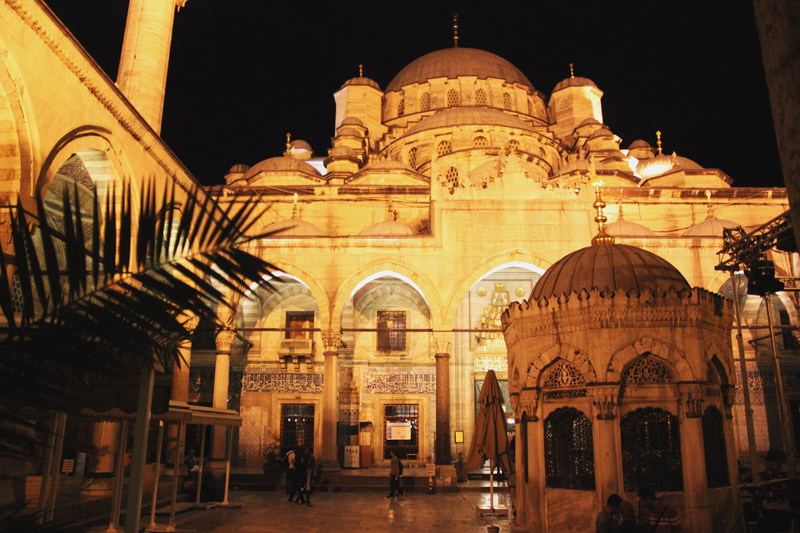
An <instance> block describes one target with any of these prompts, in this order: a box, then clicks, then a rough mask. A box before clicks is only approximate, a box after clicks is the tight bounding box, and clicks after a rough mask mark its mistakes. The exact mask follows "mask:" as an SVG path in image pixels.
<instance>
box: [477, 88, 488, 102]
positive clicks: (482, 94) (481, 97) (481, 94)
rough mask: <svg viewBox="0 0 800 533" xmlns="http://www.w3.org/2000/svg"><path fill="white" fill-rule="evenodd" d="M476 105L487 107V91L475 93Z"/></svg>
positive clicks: (480, 90)
mask: <svg viewBox="0 0 800 533" xmlns="http://www.w3.org/2000/svg"><path fill="white" fill-rule="evenodd" d="M475 105H486V91H484V90H483V89H478V90H477V91H475Z"/></svg>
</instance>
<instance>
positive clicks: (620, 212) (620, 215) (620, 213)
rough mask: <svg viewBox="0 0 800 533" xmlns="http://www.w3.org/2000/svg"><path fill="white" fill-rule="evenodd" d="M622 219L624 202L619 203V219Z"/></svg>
mask: <svg viewBox="0 0 800 533" xmlns="http://www.w3.org/2000/svg"><path fill="white" fill-rule="evenodd" d="M620 220H622V202H620V204H619V212H618V213H617V221H620Z"/></svg>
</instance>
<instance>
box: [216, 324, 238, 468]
mask: <svg viewBox="0 0 800 533" xmlns="http://www.w3.org/2000/svg"><path fill="white" fill-rule="evenodd" d="M233 337H234V334H233V331H230V330H223V331H220V332H219V334H217V339H216V341H217V359H216V366H215V368H214V397H213V398H214V400H213V404H212V407H214V408H215V409H227V408H228V376H229V375H230V369H231V344H232V343H233ZM213 431H214V445H213V447H212V450H211V457H212V458H214V459H220V460H222V459H224V458H225V428H224V427H222V426H214V430H213Z"/></svg>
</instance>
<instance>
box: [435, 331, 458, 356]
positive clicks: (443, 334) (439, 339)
mask: <svg viewBox="0 0 800 533" xmlns="http://www.w3.org/2000/svg"><path fill="white" fill-rule="evenodd" d="M452 340H453V332H452V331H435V332H433V333H431V346H432V347H433V352H434V354H435V355H437V356H438V355H439V354H441V353H450V345H451V343H452Z"/></svg>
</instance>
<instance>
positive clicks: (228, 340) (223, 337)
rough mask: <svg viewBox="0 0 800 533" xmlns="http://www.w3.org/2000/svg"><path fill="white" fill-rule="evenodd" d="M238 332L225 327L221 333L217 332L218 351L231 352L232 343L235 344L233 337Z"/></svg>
mask: <svg viewBox="0 0 800 533" xmlns="http://www.w3.org/2000/svg"><path fill="white" fill-rule="evenodd" d="M235 336H236V334H235V333H234V332H233V331H231V330H229V329H223V330H222V331H220V332H219V333H217V338H216V339H215V341H216V344H217V353H227V354H230V353H231V345H232V344H233V339H234V337H235Z"/></svg>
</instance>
